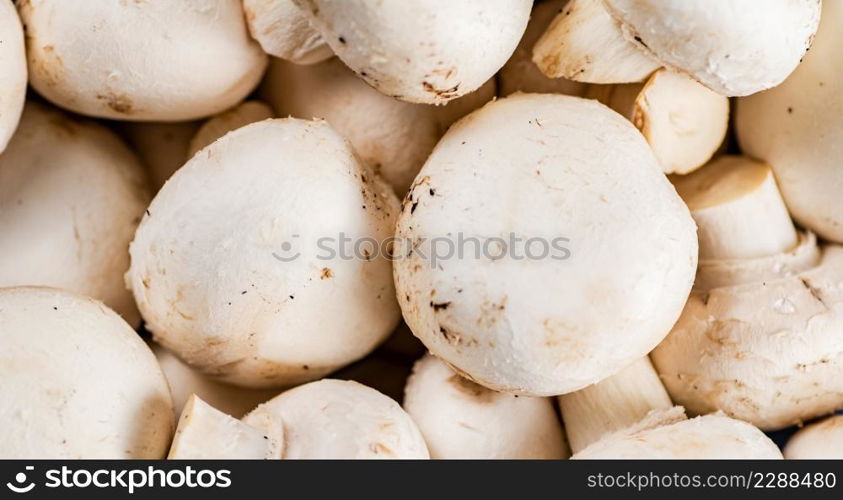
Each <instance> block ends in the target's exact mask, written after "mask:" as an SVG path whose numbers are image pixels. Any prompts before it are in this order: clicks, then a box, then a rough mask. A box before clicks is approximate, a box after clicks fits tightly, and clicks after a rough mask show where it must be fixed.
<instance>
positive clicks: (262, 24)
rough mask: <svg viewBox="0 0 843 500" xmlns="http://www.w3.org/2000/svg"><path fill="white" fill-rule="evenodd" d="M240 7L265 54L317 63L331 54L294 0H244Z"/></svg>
mask: <svg viewBox="0 0 843 500" xmlns="http://www.w3.org/2000/svg"><path fill="white" fill-rule="evenodd" d="M243 10H244V11H245V12H246V22H247V24H248V25H249V32H250V33H251V34H252V37H253V38H254V39H255V40H257V41H258V43H260V45H261V47H262V48H263V50H264V52H266V53H267V54H269V55H272V56H275V57H280V58H281V59H286V60H287V61H290V62H293V63H296V64H316V63H318V62H322V61H324V60H326V59H330V58H331V57H334V52H333V51H332V50H331V47H328V44H326V43H325V39H324V38H322V35H321V34H320V33H319V32H318V31H317V30H316V29H314V28H313V26H311V25H310V20H309V19H308V17H307V16H306V15H305V14H304V13H303V12H302V11H301V10H300V9H299V8H298V7H296V5H295V4H294V3H293V0H243Z"/></svg>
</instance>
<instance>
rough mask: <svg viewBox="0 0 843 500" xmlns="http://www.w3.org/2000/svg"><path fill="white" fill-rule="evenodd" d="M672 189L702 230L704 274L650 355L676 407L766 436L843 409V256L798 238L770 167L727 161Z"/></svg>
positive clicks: (680, 180) (812, 240) (807, 237)
mask: <svg viewBox="0 0 843 500" xmlns="http://www.w3.org/2000/svg"><path fill="white" fill-rule="evenodd" d="M675 182H676V186H677V189H678V191H679V193H680V194H681V195H682V197H683V198H684V199H685V201H686V202H687V203H688V206H689V207H690V208H691V213H692V215H693V216H694V219H695V220H696V221H697V224H698V225H699V235H700V266H699V271H698V275H697V283H696V284H695V287H694V292H693V293H692V294H691V297H690V298H689V300H688V304H687V305H686V307H685V310H684V312H683V313H682V316H681V317H680V318H679V321H678V322H677V323H676V325H675V326H674V328H673V331H672V332H671V333H670V335H669V336H668V337H667V338H666V339H665V340H664V342H662V343H661V344H660V345H659V346H658V347H657V348H656V349H655V351H653V353H652V358H653V362H654V363H655V365H656V368H657V369H658V371H659V373H660V374H661V377H662V380H663V381H664V383H665V386H666V387H667V389H668V391H669V392H670V395H671V396H672V397H673V400H674V401H675V402H676V403H678V404H681V405H683V406H685V407H686V408H687V409H688V410H689V412H691V413H693V414H705V413H710V412H713V411H717V410H722V411H724V412H726V413H727V414H729V415H731V416H733V417H735V418H739V419H741V420H745V421H747V422H750V423H752V424H754V425H756V426H758V427H760V428H762V429H778V428H782V427H786V426H789V425H793V424H798V423H800V422H802V421H804V420H807V419H811V418H814V417H817V416H821V415H825V414H828V413H829V412H831V411H833V410H834V409H836V408H839V407H841V406H843V337H841V335H840V330H841V327H843V291H841V289H840V283H841V282H843V249H841V248H840V247H838V246H834V245H827V246H823V247H820V248H817V245H816V240H815V238H814V237H813V235H812V234H810V233H808V234H804V233H798V232H797V231H796V230H795V229H794V227H793V224H792V222H791V221H790V218H789V216H788V214H787V211H786V209H785V207H784V203H783V201H782V199H781V196H780V195H779V193H778V191H777V189H776V185H775V181H774V179H773V176H772V173H771V171H770V168H769V167H768V166H767V165H765V164H763V163H759V162H755V161H752V160H749V159H747V158H742V157H724V158H721V159H719V160H716V161H715V162H713V163H712V164H710V165H708V166H706V167H704V168H702V169H701V170H698V171H697V172H694V173H693V174H690V175H688V176H685V177H681V178H678V179H676V181H675Z"/></svg>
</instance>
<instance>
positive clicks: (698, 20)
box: [533, 0, 821, 96]
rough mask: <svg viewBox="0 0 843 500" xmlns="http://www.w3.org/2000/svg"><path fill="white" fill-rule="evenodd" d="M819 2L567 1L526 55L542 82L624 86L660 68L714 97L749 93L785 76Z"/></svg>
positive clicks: (808, 36) (806, 41) (813, 26)
mask: <svg viewBox="0 0 843 500" xmlns="http://www.w3.org/2000/svg"><path fill="white" fill-rule="evenodd" d="M820 3H821V2H820V0H744V1H741V2H740V3H739V4H736V3H735V2H734V1H733V0H705V1H701V0H692V1H687V0H651V1H648V2H639V1H637V0H571V2H569V3H568V5H567V6H566V7H565V9H564V10H563V11H562V12H561V13H560V14H559V16H558V17H557V18H556V20H554V22H553V23H552V24H551V26H550V28H548V31H547V33H545V35H544V36H543V37H542V38H541V39H540V40H539V41H538V42H537V44H536V46H535V49H534V54H533V57H534V60H535V62H536V64H538V65H539V67H540V68H541V70H542V71H543V72H544V73H545V74H546V75H547V76H549V77H565V78H569V79H572V80H576V81H582V82H589V83H630V82H639V81H642V80H643V79H645V78H647V77H648V76H649V75H650V73H652V72H653V71H655V70H656V69H658V68H660V67H668V68H672V69H674V70H677V71H680V72H683V73H686V74H688V75H689V76H691V77H692V78H694V79H695V80H697V81H699V82H700V83H702V84H703V85H705V86H707V87H708V88H710V89H711V90H713V91H715V92H717V93H718V94H722V95H725V96H743V95H749V94H753V93H755V92H760V91H762V90H765V89H769V88H772V87H775V86H776V85H778V84H780V83H781V82H782V81H784V80H785V78H787V76H788V75H789V74H790V73H791V72H793V70H794V69H795V68H796V66H797V65H798V64H799V62H800V60H801V59H802V57H803V56H804V55H805V52H806V51H807V50H808V48H809V47H810V45H811V42H812V40H813V37H814V34H815V33H816V31H817V26H818V24H819V19H820ZM758 26H764V27H765V29H764V30H758V29H757V27H758Z"/></svg>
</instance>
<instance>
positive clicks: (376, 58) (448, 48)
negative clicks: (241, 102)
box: [293, 0, 533, 104]
mask: <svg viewBox="0 0 843 500" xmlns="http://www.w3.org/2000/svg"><path fill="white" fill-rule="evenodd" d="M293 1H294V3H296V5H298V6H299V7H300V8H301V9H302V10H303V11H304V12H306V13H307V14H308V15H309V16H310V19H311V22H312V24H313V26H314V27H316V28H317V29H318V30H319V31H320V32H321V33H322V36H323V37H324V38H325V41H326V42H327V43H328V45H330V46H331V48H332V49H333V50H334V53H336V54H337V55H338V56H339V58H340V59H342V60H343V62H345V63H346V64H347V65H348V66H349V67H350V68H351V69H352V70H354V72H355V73H357V75H358V76H360V77H361V78H363V79H364V80H366V82H367V83H369V84H370V85H371V86H373V87H374V88H376V89H378V90H379V91H380V92H382V93H384V94H386V95H389V96H391V97H395V98H398V99H401V100H404V101H408V102H415V103H428V104H443V103H446V102H448V101H450V100H453V99H456V98H457V97H460V96H463V95H466V94H468V93H470V92H473V91H474V90H477V89H478V88H480V86H481V85H483V84H484V83H485V82H486V81H487V80H489V79H490V78H491V77H492V76H494V74H495V73H496V72H497V71H498V70H499V69H500V68H501V67H502V66H503V65H504V63H506V61H507V60H508V59H509V57H510V56H511V55H512V53H513V51H515V48H516V47H517V45H518V42H519V40H520V39H521V36H522V35H523V34H524V30H525V29H526V27H527V21H528V19H529V17H530V9H531V7H532V5H533V2H532V1H531V0H495V1H494V2H489V1H487V0H460V1H459V2H452V1H449V0H405V1H401V2H384V1H382V0H293Z"/></svg>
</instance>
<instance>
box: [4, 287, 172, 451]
mask: <svg viewBox="0 0 843 500" xmlns="http://www.w3.org/2000/svg"><path fill="white" fill-rule="evenodd" d="M0 400H2V401H3V405H2V409H0V425H2V427H3V433H2V435H0V450H2V454H3V458H7V459H10V458H16V459H24V458H26V459H78V458H84V459H94V458H108V459H118V458H125V459H158V458H163V457H164V455H165V454H166V452H167V447H168V446H169V444H170V437H171V436H172V432H173V428H174V426H175V422H174V415H173V405H172V401H171V400H170V391H169V389H168V387H167V381H166V380H165V379H164V375H163V374H162V373H161V369H160V368H159V367H158V364H157V363H156V362H155V356H153V355H152V352H151V351H150V350H149V348H148V347H147V346H146V344H144V342H143V341H142V340H141V339H140V337H138V335H137V334H136V333H135V332H134V331H133V330H132V328H131V327H129V325H127V324H126V322H125V321H123V320H122V319H120V317H119V316H117V315H116V314H115V313H114V312H113V311H111V310H110V309H108V308H107V307H106V306H105V305H103V304H102V303H100V302H97V301H95V300H93V299H89V298H86V297H82V296H79V295H75V294H71V293H68V292H64V291H60V290H56V289H48V288H2V289H0Z"/></svg>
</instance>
